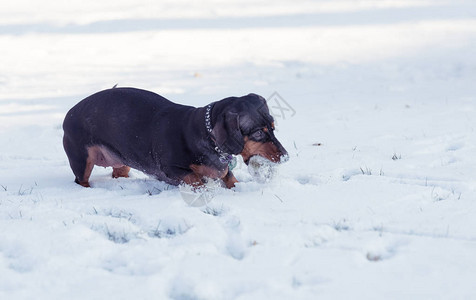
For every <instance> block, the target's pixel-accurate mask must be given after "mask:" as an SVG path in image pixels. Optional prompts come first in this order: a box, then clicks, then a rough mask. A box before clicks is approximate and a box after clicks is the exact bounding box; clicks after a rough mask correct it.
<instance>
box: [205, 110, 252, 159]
mask: <svg viewBox="0 0 476 300" xmlns="http://www.w3.org/2000/svg"><path fill="white" fill-rule="evenodd" d="M212 133H213V136H214V137H215V140H216V143H217V146H218V147H219V148H220V150H222V151H223V152H226V153H228V154H239V153H241V152H242V151H243V147H244V146H245V141H244V137H243V135H242V134H241V130H240V120H239V115H238V114H237V113H234V112H226V113H224V114H223V115H222V116H221V117H219V118H218V120H217V122H216V124H215V126H214V127H213V130H212Z"/></svg>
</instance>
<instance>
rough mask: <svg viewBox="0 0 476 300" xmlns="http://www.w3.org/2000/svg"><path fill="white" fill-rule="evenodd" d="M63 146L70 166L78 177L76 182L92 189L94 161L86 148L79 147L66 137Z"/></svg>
mask: <svg viewBox="0 0 476 300" xmlns="http://www.w3.org/2000/svg"><path fill="white" fill-rule="evenodd" d="M63 146H64V150H65V151H66V155H67V156H68V160H69V165H70V166H71V169H72V170H73V174H74V175H75V176H76V178H75V179H74V182H76V183H77V184H79V185H82V186H84V187H90V185H89V177H90V176H91V172H92V171H93V167H94V161H93V160H92V159H91V158H90V157H89V155H88V151H87V149H86V147H84V146H79V145H77V143H74V142H72V141H71V140H70V139H69V138H67V137H66V136H65V137H63Z"/></svg>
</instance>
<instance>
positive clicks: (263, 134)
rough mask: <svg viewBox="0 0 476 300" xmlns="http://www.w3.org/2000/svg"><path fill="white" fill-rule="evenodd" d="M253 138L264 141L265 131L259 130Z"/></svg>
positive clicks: (252, 135)
mask: <svg viewBox="0 0 476 300" xmlns="http://www.w3.org/2000/svg"><path fill="white" fill-rule="evenodd" d="M251 137H252V138H253V139H255V140H262V139H263V138H264V137H265V133H264V131H263V130H261V129H258V130H256V131H255V132H253V133H252V134H251Z"/></svg>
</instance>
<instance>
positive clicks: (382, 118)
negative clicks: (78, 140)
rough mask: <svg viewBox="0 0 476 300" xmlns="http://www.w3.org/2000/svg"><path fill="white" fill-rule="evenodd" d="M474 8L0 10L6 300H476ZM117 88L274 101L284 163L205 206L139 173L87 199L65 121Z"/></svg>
mask: <svg viewBox="0 0 476 300" xmlns="http://www.w3.org/2000/svg"><path fill="white" fill-rule="evenodd" d="M156 2H158V1H156ZM473 3H474V2H473V1H470V0H468V1H449V0H448V1H443V0H442V1H429V0H427V1H425V0H422V1H405V0H387V1H380V0H379V1H377V0H369V1H344V0H341V1H305V0H302V1H292V2H291V1H284V0H283V1H264V0H261V1H246V2H243V1H238V0H235V1H216V0H206V1H200V2H196V3H187V2H186V1H161V2H159V3H152V1H146V0H140V1H130V0H116V1H99V2H98V1H85V0H81V1H63V2H59V1H53V0H47V1H37V2H33V1H26V0H25V1H20V0H16V1H14V3H13V2H7V1H3V2H2V3H0V185H1V186H0V298H1V299H131V298H137V299H165V298H172V299H264V298H268V299H296V298H299V299H316V298H318V299H355V298H362V299H410V298H412V299H470V298H476V291H475V289H474V282H475V278H476V257H475V253H476V229H475V228H476V218H475V216H476V180H475V170H476V155H475V153H476V132H475V129H476V119H475V117H474V116H475V113H476V96H475V95H476V84H475V82H476V56H475V55H474V54H475V53H476V4H473ZM116 83H118V84H119V86H134V87H140V88H146V89H150V90H153V91H155V92H157V93H159V94H162V95H164V96H166V97H167V98H169V99H171V100H174V101H176V102H180V103H184V104H191V105H195V106H203V105H206V104H208V103H209V102H211V101H215V100H219V99H222V98H224V97H227V96H231V95H243V94H247V93H249V92H255V93H259V94H261V95H263V96H265V97H270V96H271V95H272V94H273V93H274V92H277V93H278V94H279V96H280V97H282V98H279V97H276V96H275V97H271V98H270V102H269V103H270V105H271V106H277V105H278V104H281V105H283V106H284V107H285V108H288V109H289V110H288V111H284V115H283V114H281V113H282V112H281V111H279V110H278V109H276V108H274V113H275V116H276V118H277V121H278V122H277V123H278V124H277V127H278V132H277V135H278V138H279V139H280V140H281V141H282V143H283V145H284V146H285V147H286V148H287V150H288V151H289V153H290V155H291V159H290V161H289V162H287V163H286V164H284V165H282V166H280V168H279V174H278V176H276V178H275V180H274V181H273V182H271V183H268V184H259V183H256V182H253V181H252V179H251V177H250V175H249V174H248V171H247V170H246V168H244V166H243V164H239V165H238V169H237V171H236V175H237V177H238V179H239V180H241V183H239V184H238V186H237V188H236V189H235V190H234V191H227V190H221V191H220V192H219V193H218V195H217V196H216V197H215V198H214V199H213V201H212V202H211V203H210V204H209V205H208V207H198V208H197V207H190V206H188V205H187V204H186V203H185V201H183V199H182V197H181V193H180V191H179V189H177V188H174V187H168V186H166V185H164V184H162V183H160V182H158V181H155V180H153V179H150V178H148V177H147V176H145V175H144V174H141V173H139V172H133V177H132V178H129V179H119V180H115V179H112V178H110V174H111V170H108V169H103V168H98V167H96V168H95V170H94V172H93V176H92V179H91V184H92V186H93V188H91V189H85V188H82V187H80V186H78V185H76V184H74V183H73V175H72V172H71V170H70V168H69V166H68V163H67V158H66V155H65V154H64V151H63V149H62V143H61V139H62V129H61V123H62V119H63V117H64V115H65V113H66V111H67V110H68V109H69V108H70V107H72V106H73V105H74V104H75V103H76V102H78V101H79V100H81V99H82V98H84V97H86V96H88V95H89V94H92V93H94V92H96V91H99V90H101V89H105V88H109V87H112V86H113V85H114V84H116ZM276 99H277V100H276ZM282 99H284V101H285V102H283V101H282ZM276 101H279V103H277V102H276ZM286 103H287V104H288V105H289V107H287V106H286ZM292 110H294V111H295V113H294V115H293V111H292ZM283 117H284V118H283Z"/></svg>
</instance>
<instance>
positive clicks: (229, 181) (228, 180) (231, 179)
mask: <svg viewBox="0 0 476 300" xmlns="http://www.w3.org/2000/svg"><path fill="white" fill-rule="evenodd" d="M222 180H223V182H224V183H225V185H226V187H227V188H229V189H231V188H234V187H235V183H237V182H238V180H237V179H236V178H235V175H233V173H232V172H231V171H228V173H227V174H226V176H225V177H223V178H222Z"/></svg>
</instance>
